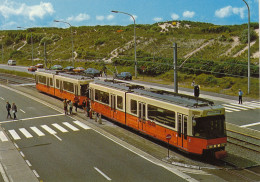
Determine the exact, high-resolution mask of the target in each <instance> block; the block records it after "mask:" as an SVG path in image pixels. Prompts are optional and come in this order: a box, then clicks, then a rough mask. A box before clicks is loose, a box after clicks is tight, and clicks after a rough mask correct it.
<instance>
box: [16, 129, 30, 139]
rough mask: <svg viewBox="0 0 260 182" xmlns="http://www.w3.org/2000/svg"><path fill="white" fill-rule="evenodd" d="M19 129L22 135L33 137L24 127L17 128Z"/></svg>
mask: <svg viewBox="0 0 260 182" xmlns="http://www.w3.org/2000/svg"><path fill="white" fill-rule="evenodd" d="M19 130H20V131H21V132H22V133H23V134H24V136H25V137H26V138H32V137H33V136H32V135H31V134H30V133H29V132H28V131H27V130H26V129H25V128H19Z"/></svg>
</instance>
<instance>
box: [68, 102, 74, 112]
mask: <svg viewBox="0 0 260 182" xmlns="http://www.w3.org/2000/svg"><path fill="white" fill-rule="evenodd" d="M72 109H73V102H72V101H71V100H69V112H70V115H72Z"/></svg>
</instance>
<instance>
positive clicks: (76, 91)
mask: <svg viewBox="0 0 260 182" xmlns="http://www.w3.org/2000/svg"><path fill="white" fill-rule="evenodd" d="M74 93H75V96H78V93H79V92H78V85H76V84H75V85H74Z"/></svg>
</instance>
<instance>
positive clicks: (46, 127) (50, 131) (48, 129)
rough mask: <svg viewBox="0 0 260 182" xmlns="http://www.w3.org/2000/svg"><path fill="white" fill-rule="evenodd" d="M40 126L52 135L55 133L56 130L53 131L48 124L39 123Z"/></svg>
mask: <svg viewBox="0 0 260 182" xmlns="http://www.w3.org/2000/svg"><path fill="white" fill-rule="evenodd" d="M41 127H42V128H43V129H45V130H46V131H47V132H49V133H50V134H52V135H55V134H57V132H56V131H54V130H53V129H51V128H50V127H49V126H47V125H41Z"/></svg>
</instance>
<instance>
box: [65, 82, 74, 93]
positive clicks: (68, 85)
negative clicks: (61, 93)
mask: <svg viewBox="0 0 260 182" xmlns="http://www.w3.org/2000/svg"><path fill="white" fill-rule="evenodd" d="M63 89H64V90H66V91H69V92H72V93H74V87H73V83H70V82H66V81H63Z"/></svg>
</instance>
